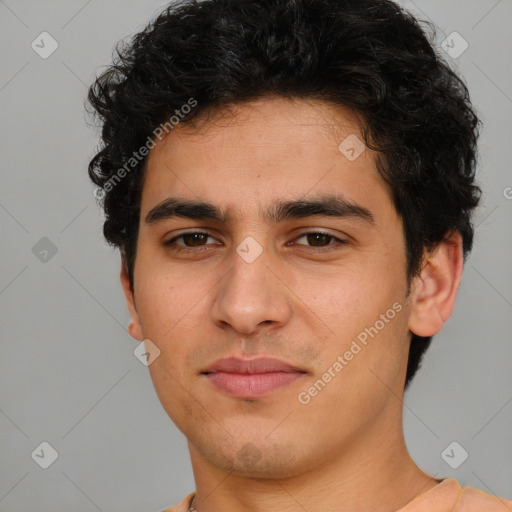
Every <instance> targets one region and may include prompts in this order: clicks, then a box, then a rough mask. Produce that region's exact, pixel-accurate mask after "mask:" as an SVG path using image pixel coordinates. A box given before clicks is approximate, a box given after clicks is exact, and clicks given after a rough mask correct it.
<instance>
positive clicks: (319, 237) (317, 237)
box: [308, 233, 330, 246]
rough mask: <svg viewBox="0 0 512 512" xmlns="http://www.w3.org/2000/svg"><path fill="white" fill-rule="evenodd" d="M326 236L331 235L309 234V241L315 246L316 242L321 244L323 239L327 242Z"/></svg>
mask: <svg viewBox="0 0 512 512" xmlns="http://www.w3.org/2000/svg"><path fill="white" fill-rule="evenodd" d="M326 238H330V236H329V235H325V234H323V233H313V234H309V235H308V242H309V243H311V245H313V246H315V245H316V242H320V244H321V242H322V239H323V241H324V242H325V241H326V240H325V239H326Z"/></svg>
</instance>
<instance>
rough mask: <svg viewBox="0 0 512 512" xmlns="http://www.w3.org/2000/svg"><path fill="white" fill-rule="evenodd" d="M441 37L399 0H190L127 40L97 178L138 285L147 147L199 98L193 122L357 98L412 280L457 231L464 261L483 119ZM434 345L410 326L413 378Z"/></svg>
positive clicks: (110, 93) (102, 85)
mask: <svg viewBox="0 0 512 512" xmlns="http://www.w3.org/2000/svg"><path fill="white" fill-rule="evenodd" d="M420 23H423V24H424V25H425V28H428V29H429V30H424V29H422V27H421V26H420ZM429 32H430V33H429ZM429 36H430V37H431V39H430V40H429ZM434 37H435V28H434V26H433V25H432V24H431V23H428V22H419V21H418V20H417V19H415V18H414V17H413V16H412V15H411V14H410V13H409V12H407V11H405V10H404V9H402V8H401V7H400V6H399V5H397V4H396V3H394V2H392V1H390V0H201V1H199V0H180V1H177V2H172V3H171V4H169V6H167V7H166V8H165V9H164V10H163V11H162V12H161V14H160V15H158V16H157V17H156V18H155V19H154V20H153V21H152V22H151V23H149V25H148V26H147V27H146V28H145V29H144V30H143V31H141V32H139V33H137V34H135V35H134V36H133V38H132V39H131V41H130V42H125V41H121V42H120V43H119V44H118V45H117V47H116V49H115V53H114V57H113V63H112V65H111V66H109V67H108V68H107V70H106V71H105V72H103V73H102V74H101V75H100V76H99V77H98V78H97V79H96V81H95V82H94V84H93V85H92V86H91V87H90V89H89V94H88V100H89V103H90V106H92V107H93V110H92V113H93V114H94V115H95V117H96V118H97V119H98V120H99V122H100V123H101V125H102V132H101V137H102V146H101V148H100V150H99V151H98V153H97V154H96V155H95V156H94V157H93V158H92V160H91V161H90V163H89V176H90V178H91V180H92V181H93V182H94V183H95V184H96V185H97V186H98V187H101V189H98V190H99V191H100V192H101V193H100V194H97V197H98V196H101V199H102V200H103V208H104V211H105V223H104V227H103V232H104V235H105V238H106V239H107V241H108V242H109V243H110V244H112V245H114V246H116V247H118V248H119V249H120V251H121V255H122V261H123V264H124V265H125V266H126V269H127V272H128V275H129V277H130V282H131V286H132V290H133V269H134V262H135V256H136V251H137V237H138V223H139V215H140V200H141V191H142V186H143V177H144V172H145V163H146V161H147V158H146V157H140V154H139V153H137V151H138V150H139V149H140V148H142V147H143V146H146V147H148V142H150V143H151V144H152V143H153V141H154V140H155V134H156V133H157V132H155V129H157V127H158V126H159V125H160V124H161V123H165V122H168V120H169V117H170V116H171V115H173V113H176V114H178V113H179V112H181V110H180V109H181V108H182V106H183V105H186V104H189V105H191V104H192V103H191V99H192V101H193V102H194V105H195V107H194V108H192V109H188V114H187V115H185V116H180V122H182V123H184V122H185V123H188V122H192V121H193V119H195V118H198V117H199V116H201V117H202V118H204V117H205V115H206V114H208V112H215V111H218V109H222V108H225V107H227V106H229V105H233V104H237V103H241V102H245V101H250V100H255V99H259V98H262V97H265V96H268V95H278V96H281V97H284V98H304V99H318V100H322V101H326V102H334V103H335V104H340V105H343V106H345V107H349V108H351V109H352V110H353V111H355V112H357V113H358V116H359V117H360V118H361V120H362V121H361V122H362V129H363V134H364V141H365V143H366V145H367V146H368V147H369V148H371V149H373V150H375V151H377V152H378V161H377V166H378V170H379V172H380V173H381V175H382V176H383V177H384V179H385V180H386V182H387V183H388V184H389V187H390V189H391V191H392V194H393V197H394V203H395V207H396V210H397V212H398V214H399V215H400V216H401V218H402V220H403V225H404V236H405V240H406V252H407V276H408V278H409V280H410V279H411V278H412V277H413V276H414V275H416V274H417V273H418V271H419V270H420V266H421V262H422V256H423V254H424V251H425V250H429V249H432V248H434V247H435V246H436V244H437V243H439V242H440V241H441V240H443V238H444V237H445V236H446V234H447V233H448V231H450V230H457V231H458V232H460V233H461V235H462V240H463V252H464V258H466V256H467V254H468V252H469V251H470V250H471V247H472V242H473V227H472V224H471V214H472V211H473V209H474V208H475V207H476V206H477V204H478V202H479V199H480V195H481V190H480V188H479V187H478V186H477V185H476V183H475V168H476V164H477V139H478V136H479V133H478V132H479V128H480V124H481V123H480V120H479V119H478V117H477V115H476V113H475V110H474V108H473V107H472V105H471V102H470V99H469V93H468V90H467V87H466V86H465V84H464V82H463V81H462V79H461V78H459V77H458V76H457V74H456V73H455V72H454V71H452V70H451V69H450V66H449V65H448V64H447V63H446V61H445V60H444V59H443V58H442V56H441V55H440V54H439V52H438V51H437V50H436V49H435V44H434V43H433V42H432V41H434ZM88 107H89V106H88ZM149 147H151V146H149ZM135 153H137V156H138V159H137V160H134V155H135ZM144 153H147V151H146V152H144ZM130 159H131V160H130ZM128 161H130V162H131V164H130V165H131V167H132V168H131V169H128V168H127V166H126V163H127V162H128ZM123 166H124V169H125V172H120V170H121V169H123ZM121 176H122V179H120V177H121ZM430 342H431V337H429V338H424V337H419V336H416V335H414V334H413V335H412V339H411V346H410V351H409V361H408V367H407V374H406V382H405V387H406V388H407V387H408V385H409V383H410V381H411V379H412V378H413V376H414V374H415V373H416V371H417V369H418V368H419V365H420V361H421V358H422V355H423V353H424V352H425V350H426V349H427V348H428V346H429V345H430Z"/></svg>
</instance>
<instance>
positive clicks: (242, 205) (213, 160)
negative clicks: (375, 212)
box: [141, 98, 390, 217]
mask: <svg viewBox="0 0 512 512" xmlns="http://www.w3.org/2000/svg"><path fill="white" fill-rule="evenodd" d="M347 140H348V142H347V143H346V144H345V141H347ZM362 140H363V135H362V132H361V123H360V121H359V119H358V117H357V115H356V114H355V113H353V112H352V111H351V110H349V109H347V108H344V107H340V106H338V105H333V104H328V103H324V102H322V101H318V100H307V101H306V100H300V99H294V100H289V99H284V98H264V99H260V100H257V101H253V102H250V103H243V104H236V105H234V106H231V107H230V108H226V109H219V110H216V111H213V112H209V113H208V115H207V116H203V117H201V116H200V117H199V118H198V119H197V121H196V120H194V123H193V124H187V123H181V124H178V125H176V126H175V127H174V128H173V130H172V131H171V132H170V133H169V135H167V136H166V137H165V138H164V139H163V140H161V141H155V142H156V146H155V147H154V148H153V149H152V150H151V151H150V154H149V156H148V160H147V165H146V176H145V183H144V189H143V198H142V205H141V206H142V211H141V213H142V216H144V215H145V214H147V213H148V212H149V210H150V209H151V208H152V207H153V206H154V205H155V204H157V203H158V202H161V201H163V200H165V199H166V198H167V197H169V196H171V195H173V196H181V197H186V198H190V199H198V198H208V199H210V200H211V202H215V203H218V204H223V205H224V206H225V207H226V211H228V210H230V211H231V213H232V216H233V217H235V216H236V215H238V216H241V215H243V210H245V209H246V207H248V206H249V205H250V204H251V203H253V202H254V204H255V205H257V209H258V212H261V208H262V206H264V207H265V209H267V207H268V206H269V204H270V203H272V201H273V198H277V197H279V198H284V197H286V196H289V197H290V198H292V197H293V198H300V197H306V196H308V195H318V194H325V193H337V192H339V193H341V194H343V195H344V196H345V197H346V198H347V199H348V200H350V199H355V198H356V197H358V198H359V200H360V199H361V198H362V197H363V196H368V195H369V194H370V195H372V196H373V200H374V201H377V200H378V199H379V197H380V199H381V200H388V201H389V200H390V195H389V190H388V187H387V186H386V184H385V183H384V181H383V180H382V178H381V176H380V174H379V173H378V171H377V168H376V157H375V153H374V152H373V151H371V150H370V149H368V148H365V147H364V144H363V143H362ZM340 144H342V149H343V150H346V149H347V147H348V146H350V145H352V146H354V144H356V146H354V147H355V149H356V150H357V151H358V153H359V151H361V153H360V154H359V156H357V158H355V159H351V158H348V157H350V156H352V155H353V152H352V154H351V153H346V152H343V151H341V150H340ZM343 144H344V145H343ZM357 144H359V145H357ZM349 149H350V148H349ZM347 156H348V157H347ZM352 202H354V201H352ZM359 202H360V201H359Z"/></svg>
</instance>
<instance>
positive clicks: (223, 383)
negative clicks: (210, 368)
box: [206, 372, 304, 398]
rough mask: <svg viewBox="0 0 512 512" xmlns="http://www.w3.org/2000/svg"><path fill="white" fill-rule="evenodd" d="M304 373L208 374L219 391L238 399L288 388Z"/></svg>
mask: <svg viewBox="0 0 512 512" xmlns="http://www.w3.org/2000/svg"><path fill="white" fill-rule="evenodd" d="M302 375H304V373H300V372H268V373H253V374H248V373H227V372H214V373H208V374H206V377H207V378H208V380H209V381H210V382H211V383H212V384H213V385H214V386H215V387H216V388H218V389H220V390H221V391H224V392H225V393H228V394H229V395H231V396H234V397H236V398H257V397H260V396H264V395H267V394H269V393H271V392H272V391H276V390H277V389H279V388H282V387H284V386H287V385H288V384H291V383H292V382H294V381H296V380H297V379H298V378H300V377H302Z"/></svg>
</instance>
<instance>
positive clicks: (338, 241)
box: [163, 231, 348, 252]
mask: <svg viewBox="0 0 512 512" xmlns="http://www.w3.org/2000/svg"><path fill="white" fill-rule="evenodd" d="M187 235H206V236H207V237H211V238H214V237H213V236H211V235H210V234H209V233H206V232H204V231H187V232H185V233H181V235H178V236H175V237H174V238H171V239H170V240H167V241H166V242H164V243H163V245H164V246H165V247H166V248H168V249H170V250H172V251H174V252H199V251H201V250H202V248H203V247H205V246H197V247H196V248H194V247H187V246H181V248H177V244H176V241H177V240H179V239H180V238H183V237H184V236H187ZM307 235H324V236H326V237H327V238H329V239H332V240H335V241H336V243H334V244H328V245H326V246H324V247H314V246H309V248H310V249H312V250H313V251H315V252H316V251H322V252H327V251H331V250H334V249H336V248H339V247H340V246H343V245H346V244H347V243H348V242H347V241H346V240H342V239H340V238H338V237H336V236H334V235H330V234H329V233H323V232H321V231H306V232H305V233H301V234H300V235H299V236H297V237H296V238H294V240H298V239H300V238H302V237H304V236H307ZM299 245H301V244H299ZM306 247H308V246H306ZM197 249H199V251H198V250H197Z"/></svg>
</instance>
